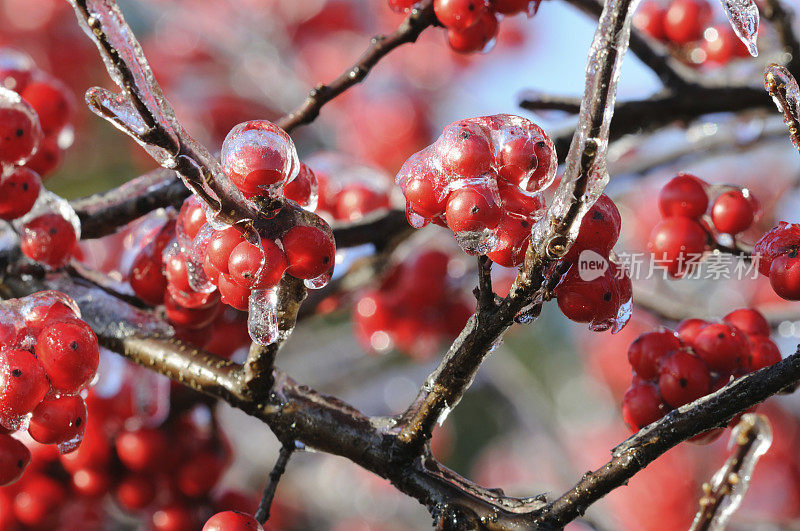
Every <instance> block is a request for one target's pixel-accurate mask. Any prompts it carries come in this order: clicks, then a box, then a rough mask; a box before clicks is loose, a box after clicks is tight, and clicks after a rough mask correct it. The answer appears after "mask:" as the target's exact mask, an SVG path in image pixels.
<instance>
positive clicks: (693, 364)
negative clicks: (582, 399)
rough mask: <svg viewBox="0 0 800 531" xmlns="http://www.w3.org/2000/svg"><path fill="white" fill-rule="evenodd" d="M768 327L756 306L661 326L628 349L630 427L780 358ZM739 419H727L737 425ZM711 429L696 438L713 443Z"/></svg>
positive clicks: (625, 409)
mask: <svg viewBox="0 0 800 531" xmlns="http://www.w3.org/2000/svg"><path fill="white" fill-rule="evenodd" d="M769 334H770V327H769V324H768V323H767V321H766V319H764V316H763V315H761V313H759V312H758V311H757V310H753V309H749V308H742V309H739V310H735V311H733V312H731V313H729V314H728V315H726V316H725V317H723V318H722V320H721V321H719V322H708V321H704V320H702V319H687V320H685V321H682V322H681V323H680V324H679V325H678V327H677V329H676V331H672V330H670V329H668V328H663V327H662V328H660V329H659V330H656V331H653V332H647V333H645V334H642V335H641V336H639V337H638V338H637V339H636V340H635V341H634V342H633V343H631V345H630V347H629V348H628V362H629V363H630V364H631V367H632V368H633V381H632V382H631V387H630V388H629V389H628V391H627V392H626V393H625V396H624V397H623V400H622V416H623V418H624V419H625V422H626V423H627V424H628V426H630V428H631V429H632V430H634V431H636V430H639V429H641V428H642V427H643V426H646V425H648V424H650V423H652V422H655V421H656V420H658V419H660V418H661V417H663V416H664V415H666V414H667V413H668V412H669V411H670V410H672V409H674V408H678V407H680V406H682V405H684V404H688V403H689V402H692V401H694V400H697V399H698V398H700V397H702V396H705V395H707V394H708V393H711V392H713V391H716V390H718V389H720V388H721V387H723V386H725V385H726V384H727V383H728V382H730V381H731V380H732V379H736V378H739V377H741V376H743V375H745V374H747V373H750V372H753V371H757V370H759V369H762V368H764V367H768V366H770V365H773V364H775V363H777V362H778V361H780V360H781V354H780V351H779V350H778V347H777V346H776V345H775V343H774V342H773V341H772V340H771V339H770V337H769ZM736 422H738V419H734V420H733V421H731V425H735V424H736ZM721 433H722V429H715V430H711V431H709V432H706V433H705V434H701V435H700V436H698V437H697V438H696V439H694V440H693V441H694V442H711V441H712V440H714V439H716V438H717V437H718V436H719V435H720V434H721Z"/></svg>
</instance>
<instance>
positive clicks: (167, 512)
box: [151, 504, 199, 531]
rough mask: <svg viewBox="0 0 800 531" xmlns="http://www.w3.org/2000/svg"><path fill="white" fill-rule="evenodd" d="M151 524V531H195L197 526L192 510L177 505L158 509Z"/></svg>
mask: <svg viewBox="0 0 800 531" xmlns="http://www.w3.org/2000/svg"><path fill="white" fill-rule="evenodd" d="M151 522H152V530H153V531H196V530H197V527H198V525H199V524H198V522H197V519H196V518H195V516H194V513H193V512H192V510H191V509H190V508H189V507H186V506H183V505H178V504H173V505H168V506H166V507H162V508H160V509H158V510H157V511H155V512H154V513H153V516H152V518H151Z"/></svg>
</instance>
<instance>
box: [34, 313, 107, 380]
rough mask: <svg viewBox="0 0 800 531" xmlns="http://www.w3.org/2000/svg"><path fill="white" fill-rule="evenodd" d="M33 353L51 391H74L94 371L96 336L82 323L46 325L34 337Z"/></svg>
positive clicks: (97, 352)
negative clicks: (51, 387) (45, 375)
mask: <svg viewBox="0 0 800 531" xmlns="http://www.w3.org/2000/svg"><path fill="white" fill-rule="evenodd" d="M36 356H37V357H38V358H39V361H41V363H42V366H43V367H44V370H45V372H47V376H48V378H49V379H50V383H51V385H52V386H53V389H54V390H56V391H58V392H61V393H75V392H77V391H79V390H81V389H82V388H83V387H84V386H86V385H87V384H88V383H89V382H91V380H92V378H94V375H95V373H96V372H97V366H98V363H99V360H100V353H99V346H98V344H97V336H95V335H94V332H92V330H91V328H89V327H88V326H86V325H85V324H77V323H74V322H56V323H53V324H50V325H48V326H46V327H45V328H44V329H43V330H42V332H41V334H39V337H38V338H37V339H36Z"/></svg>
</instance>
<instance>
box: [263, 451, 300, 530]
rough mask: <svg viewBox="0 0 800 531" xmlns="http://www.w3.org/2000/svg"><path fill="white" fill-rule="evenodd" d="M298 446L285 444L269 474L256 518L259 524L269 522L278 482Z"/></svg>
mask: <svg viewBox="0 0 800 531" xmlns="http://www.w3.org/2000/svg"><path fill="white" fill-rule="evenodd" d="M295 448H296V446H295V444H294V442H291V443H287V444H284V445H283V446H281V449H280V451H279V452H278V460H277V461H275V466H274V467H272V471H271V472H270V473H269V481H268V482H267V486H266V487H264V492H263V493H262V494H261V501H260V502H259V504H258V509H257V510H256V514H255V518H256V520H258V523H259V524H262V525H263V524H265V523H266V522H267V520H269V510H270V507H272V500H273V498H275V491H276V490H277V489H278V482H279V481H280V480H281V477H282V476H283V473H284V472H286V465H287V464H289V458H291V457H292V453H294V450H295Z"/></svg>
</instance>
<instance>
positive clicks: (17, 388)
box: [0, 350, 50, 421]
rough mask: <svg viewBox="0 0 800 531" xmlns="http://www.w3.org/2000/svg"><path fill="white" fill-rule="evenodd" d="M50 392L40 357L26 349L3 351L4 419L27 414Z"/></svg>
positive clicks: (0, 390) (0, 388)
mask: <svg viewBox="0 0 800 531" xmlns="http://www.w3.org/2000/svg"><path fill="white" fill-rule="evenodd" d="M48 391H50V384H49V383H48V382H47V376H46V373H45V370H44V367H42V364H41V363H39V360H37V359H36V357H35V356H34V355H33V354H31V353H30V352H28V351H26V350H6V351H4V352H2V353H0V419H3V420H7V421H12V420H16V419H17V418H19V417H21V416H23V415H27V414H28V413H30V412H31V411H33V409H34V408H35V407H36V406H37V405H38V404H39V402H41V401H42V399H43V398H44V397H45V395H46V394H47V393H48Z"/></svg>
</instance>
